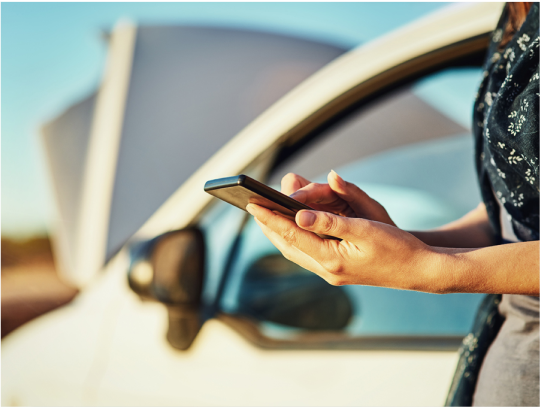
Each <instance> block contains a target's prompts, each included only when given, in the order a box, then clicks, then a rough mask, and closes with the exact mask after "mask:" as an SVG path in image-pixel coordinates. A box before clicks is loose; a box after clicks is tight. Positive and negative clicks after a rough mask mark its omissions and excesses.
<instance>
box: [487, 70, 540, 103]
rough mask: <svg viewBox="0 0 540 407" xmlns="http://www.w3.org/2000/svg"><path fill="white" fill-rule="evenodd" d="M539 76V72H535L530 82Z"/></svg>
mask: <svg viewBox="0 0 540 407" xmlns="http://www.w3.org/2000/svg"><path fill="white" fill-rule="evenodd" d="M538 77H539V76H538V72H536V73H535V74H534V75H533V76H532V78H531V79H529V82H532V81H535V80H537V79H538ZM477 99H478V98H477Z"/></svg>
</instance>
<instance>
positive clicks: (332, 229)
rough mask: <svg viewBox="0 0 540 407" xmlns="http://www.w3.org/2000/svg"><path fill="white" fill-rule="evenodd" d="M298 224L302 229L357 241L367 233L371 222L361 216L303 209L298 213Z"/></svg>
mask: <svg viewBox="0 0 540 407" xmlns="http://www.w3.org/2000/svg"><path fill="white" fill-rule="evenodd" d="M295 220H296V224H297V225H298V226H299V227H301V228H302V229H305V230H308V231H310V232H314V233H317V234H320V235H329V236H334V237H339V238H341V239H343V240H346V241H356V240H358V239H359V238H361V237H362V236H364V235H365V234H366V233H367V229H368V228H370V227H371V222H370V221H369V220H366V219H361V218H346V217H343V216H339V215H335V214H333V213H328V212H321V211H307V210H301V211H299V212H298V213H297V214H296V219H295Z"/></svg>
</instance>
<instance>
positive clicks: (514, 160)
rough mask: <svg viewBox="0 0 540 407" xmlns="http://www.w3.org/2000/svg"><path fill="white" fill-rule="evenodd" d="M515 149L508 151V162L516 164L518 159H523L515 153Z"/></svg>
mask: <svg viewBox="0 0 540 407" xmlns="http://www.w3.org/2000/svg"><path fill="white" fill-rule="evenodd" d="M515 153H516V150H514V149H513V150H512V151H510V155H509V156H508V164H517V163H518V162H520V161H523V158H521V156H519V155H515Z"/></svg>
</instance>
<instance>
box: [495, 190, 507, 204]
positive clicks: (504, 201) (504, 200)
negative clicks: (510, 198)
mask: <svg viewBox="0 0 540 407" xmlns="http://www.w3.org/2000/svg"><path fill="white" fill-rule="evenodd" d="M497 196H498V197H499V201H501V203H503V204H504V203H506V198H505V197H504V196H503V194H502V192H501V191H497Z"/></svg>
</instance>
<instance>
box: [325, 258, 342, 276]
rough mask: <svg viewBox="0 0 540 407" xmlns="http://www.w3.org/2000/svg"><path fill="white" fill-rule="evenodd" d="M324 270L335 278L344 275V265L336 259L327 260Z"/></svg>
mask: <svg viewBox="0 0 540 407" xmlns="http://www.w3.org/2000/svg"><path fill="white" fill-rule="evenodd" d="M323 267H324V269H325V270H326V271H327V272H328V273H329V274H331V275H333V276H338V275H342V274H343V271H344V270H343V265H342V264H341V262H339V261H338V260H336V259H330V260H327V261H326V262H325V263H324V265H323Z"/></svg>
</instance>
